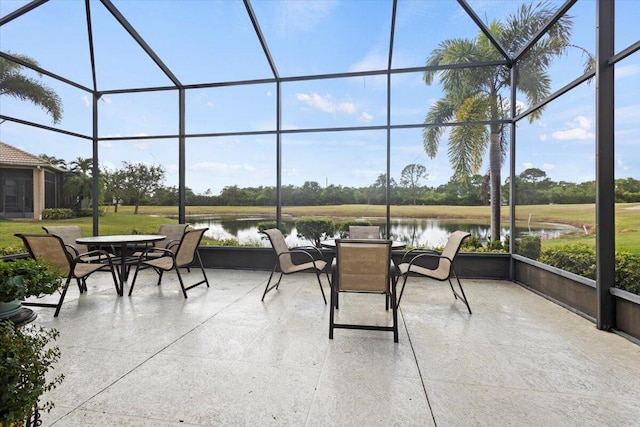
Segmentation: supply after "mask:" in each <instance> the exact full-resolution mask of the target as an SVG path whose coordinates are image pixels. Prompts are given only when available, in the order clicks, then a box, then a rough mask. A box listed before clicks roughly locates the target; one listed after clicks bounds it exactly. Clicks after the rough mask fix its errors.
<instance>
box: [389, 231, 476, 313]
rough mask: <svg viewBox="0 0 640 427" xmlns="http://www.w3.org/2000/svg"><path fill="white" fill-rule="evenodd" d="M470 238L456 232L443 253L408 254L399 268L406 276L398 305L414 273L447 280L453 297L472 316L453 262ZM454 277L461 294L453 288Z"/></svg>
mask: <svg viewBox="0 0 640 427" xmlns="http://www.w3.org/2000/svg"><path fill="white" fill-rule="evenodd" d="M469 236H471V234H469V233H467V232H464V231H454V232H453V233H451V235H450V236H449V239H448V240H447V244H446V245H445V247H444V250H443V251H442V253H438V252H435V251H428V250H424V249H412V250H410V251H408V252H406V253H405V254H404V256H403V257H402V262H401V264H400V265H399V266H398V270H399V274H400V275H402V276H404V280H403V282H402V289H401V290H400V296H399V297H398V305H400V300H401V299H402V294H403V293H404V287H405V286H406V284H407V279H408V278H409V275H410V273H414V274H416V275H419V276H425V277H430V278H432V279H436V280H440V281H445V280H447V281H448V282H449V286H450V287H451V291H452V292H453V296H454V297H455V298H456V299H460V300H461V301H462V302H463V303H464V304H465V305H466V306H467V310H469V314H471V307H469V302H468V301H467V296H466V295H465V293H464V289H463V288H462V284H461V283H460V279H459V278H458V275H457V274H456V270H455V268H453V261H454V260H455V257H456V255H457V254H458V252H459V251H460V246H462V242H463V240H464V239H466V238H467V237H469ZM429 262H431V265H429V264H428V263H429ZM433 264H435V265H433ZM452 275H453V277H454V278H455V279H456V281H457V283H458V288H459V289H460V293H458V292H457V291H456V290H455V289H454V287H453V282H452V281H451V276H452Z"/></svg>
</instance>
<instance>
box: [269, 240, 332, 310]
mask: <svg viewBox="0 0 640 427" xmlns="http://www.w3.org/2000/svg"><path fill="white" fill-rule="evenodd" d="M263 233H264V234H266V235H267V237H268V238H269V241H270V242H271V247H273V250H274V251H275V253H276V262H275V265H274V266H273V269H272V270H271V275H270V276H269V280H268V281H267V286H265V288H264V293H263V294H262V301H264V297H265V295H267V292H269V291H271V290H272V289H278V286H280V281H281V280H282V275H284V274H293V273H299V272H301V271H310V270H312V271H314V272H315V274H316V278H317V279H318V285H319V286H320V291H321V292H322V299H323V300H324V303H325V304H326V303H327V298H326V297H325V295H324V289H323V288H322V282H321V281H320V273H321V272H322V271H323V270H324V269H325V267H326V266H327V262H326V261H325V260H324V259H323V256H322V252H320V250H319V249H318V248H316V247H313V246H299V247H296V248H291V249H289V247H288V246H287V242H286V241H285V239H284V236H283V234H282V231H280V230H279V229H277V228H270V229H268V230H264V231H263ZM294 256H298V257H300V259H301V262H297V263H296V262H294ZM276 270H280V277H279V278H278V281H277V282H276V283H275V284H274V285H271V279H272V278H273V273H275V272H276ZM325 275H326V276H327V282H329V284H331V280H329V273H328V272H327V271H325ZM270 285H271V286H270Z"/></svg>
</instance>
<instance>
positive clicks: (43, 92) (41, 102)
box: [0, 55, 62, 124]
mask: <svg viewBox="0 0 640 427" xmlns="http://www.w3.org/2000/svg"><path fill="white" fill-rule="evenodd" d="M13 56H14V57H15V58H18V59H20V60H22V61H24V62H26V63H28V64H31V65H34V66H38V62H37V61H36V60H35V59H33V58H31V57H29V56H26V55H13ZM23 68H25V67H24V66H23V65H20V64H18V63H17V62H13V61H10V60H8V59H6V58H4V57H0V95H9V96H13V97H15V98H18V99H21V100H23V101H31V102H33V103H34V104H36V105H38V106H40V107H42V109H44V110H45V111H46V112H47V113H48V114H50V115H51V117H52V118H53V123H54V124H55V123H59V122H60V119H62V101H61V100H60V97H59V96H58V95H57V94H56V93H55V92H54V91H53V90H52V89H50V88H48V87H47V86H45V85H43V84H42V83H40V82H39V81H38V80H36V79H34V78H31V77H27V76H25V75H24V74H22V72H21V71H22V69H23Z"/></svg>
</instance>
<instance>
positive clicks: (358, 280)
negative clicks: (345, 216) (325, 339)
mask: <svg viewBox="0 0 640 427" xmlns="http://www.w3.org/2000/svg"><path fill="white" fill-rule="evenodd" d="M336 259H337V263H336V272H335V274H334V276H333V277H334V280H333V281H332V283H331V311H330V312H329V313H330V314H329V338H330V339H333V330H334V329H336V328H343V329H366V330H378V331H391V332H393V341H394V342H398V310H397V304H396V281H395V280H394V279H395V277H394V274H393V272H392V271H391V270H392V269H391V268H390V265H392V263H391V241H390V240H384V239H361V240H358V239H338V240H336ZM338 292H357V293H380V294H384V295H385V298H386V296H390V297H391V298H386V300H387V301H389V300H390V301H391V310H392V324H391V326H387V325H372V324H365V325H361V324H356V323H336V322H335V310H337V309H338V304H337V299H338ZM343 305H344V304H343ZM343 309H344V307H343ZM386 309H387V310H388V304H387V307H386Z"/></svg>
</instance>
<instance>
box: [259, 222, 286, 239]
mask: <svg viewBox="0 0 640 427" xmlns="http://www.w3.org/2000/svg"><path fill="white" fill-rule="evenodd" d="M270 228H278V223H277V222H276V221H275V220H274V221H261V222H259V223H258V231H259V232H260V233H262V232H263V231H264V230H268V229H270ZM280 231H282V234H283V235H284V236H286V235H287V234H289V229H288V228H287V224H285V223H284V222H281V223H280ZM260 238H261V239H263V240H264V239H268V237H267V236H265V235H261V236H260Z"/></svg>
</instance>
